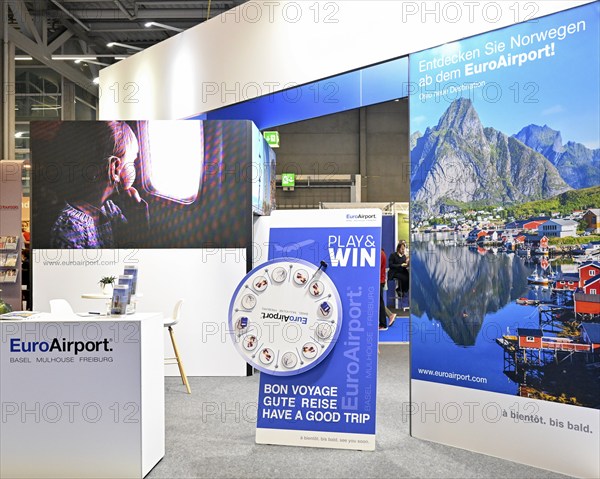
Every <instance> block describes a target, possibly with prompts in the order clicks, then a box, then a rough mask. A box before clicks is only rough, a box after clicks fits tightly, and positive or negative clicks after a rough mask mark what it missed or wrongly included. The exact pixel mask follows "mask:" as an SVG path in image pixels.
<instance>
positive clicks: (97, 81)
mask: <svg viewBox="0 0 600 479" xmlns="http://www.w3.org/2000/svg"><path fill="white" fill-rule="evenodd" d="M92 82H93V83H94V85H97V84H98V83H100V77H96V78H94V79H93V80H92Z"/></svg>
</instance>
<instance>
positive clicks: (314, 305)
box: [229, 210, 381, 450]
mask: <svg viewBox="0 0 600 479" xmlns="http://www.w3.org/2000/svg"><path fill="white" fill-rule="evenodd" d="M289 225H293V226H289ZM380 249H381V211H379V210H317V211H276V212H273V214H272V216H271V218H270V232H269V261H267V262H266V263H263V264H261V265H259V266H257V267H256V268H254V269H253V270H252V271H251V272H250V273H248V275H246V277H245V278H244V279H243V280H242V282H241V283H240V285H239V287H238V288H237V289H236V291H235V293H234V295H233V298H232V300H231V305H230V311H229V313H230V314H229V320H230V332H231V335H232V338H233V340H234V344H235V345H236V348H237V349H238V351H239V352H240V354H241V355H242V356H243V357H244V359H246V361H248V362H249V363H250V364H251V365H253V366H254V367H256V368H257V369H259V370H260V371H261V375H260V376H261V377H260V390H259V402H258V418H257V431H256V442H257V443H262V444H281V445H293V446H310V447H327V448H338V449H358V450H374V449H375V419H376V415H375V411H376V390H377V342H378V336H377V334H378V314H379V267H380Z"/></svg>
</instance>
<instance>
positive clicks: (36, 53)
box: [8, 27, 98, 96]
mask: <svg viewBox="0 0 600 479" xmlns="http://www.w3.org/2000/svg"><path fill="white" fill-rule="evenodd" d="M8 39H9V41H11V42H14V44H15V45H16V46H17V47H18V48H20V49H21V50H23V51H25V52H27V53H29V54H30V55H31V56H32V57H33V58H35V59H36V60H38V61H39V62H41V63H43V64H44V65H46V66H48V67H50V68H51V69H53V70H54V71H56V72H58V73H60V74H61V75H62V76H64V77H66V78H67V79H69V80H71V81H72V82H73V83H75V84H77V85H79V86H80V87H81V88H83V89H84V90H86V91H88V92H90V93H91V94H93V95H95V96H98V88H97V87H96V85H94V84H93V83H92V82H91V81H90V79H89V78H87V77H86V76H85V75H84V74H83V73H81V72H80V71H79V70H76V69H75V68H73V67H70V66H69V65H67V64H66V63H65V62H63V61H59V60H52V52H51V51H50V50H49V49H48V47H46V46H43V45H39V44H37V43H35V42H34V41H32V40H31V39H29V38H27V37H26V36H25V35H23V34H22V33H20V32H18V31H17V30H15V29H14V28H12V27H8Z"/></svg>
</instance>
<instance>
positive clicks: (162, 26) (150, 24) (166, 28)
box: [144, 22, 183, 32]
mask: <svg viewBox="0 0 600 479" xmlns="http://www.w3.org/2000/svg"><path fill="white" fill-rule="evenodd" d="M144 26H145V27H146V28H150V27H159V28H164V29H165V30H173V31H174V32H183V28H177V27H173V26H171V25H165V24H164V23H158V22H147V23H145V24H144Z"/></svg>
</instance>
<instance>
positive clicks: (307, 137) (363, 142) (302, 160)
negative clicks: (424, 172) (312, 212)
mask: <svg viewBox="0 0 600 479" xmlns="http://www.w3.org/2000/svg"><path fill="white" fill-rule="evenodd" d="M274 129H276V130H278V131H279V134H280V139H281V141H280V145H281V146H280V148H278V149H277V151H276V152H277V174H278V175H281V174H282V173H289V172H293V173H296V174H301V175H319V179H318V180H311V184H310V187H307V186H308V185H306V184H305V183H300V184H298V185H297V187H296V188H295V189H294V191H283V190H282V189H281V188H278V189H277V207H278V208H279V209H286V208H315V207H318V205H319V202H348V201H351V200H352V195H351V189H350V185H349V184H348V182H347V181H340V180H337V179H336V177H335V175H352V177H353V178H354V175H360V177H361V178H360V180H359V181H360V184H361V191H360V199H361V201H362V202H392V201H394V202H405V201H408V199H409V160H408V150H409V145H408V142H409V137H408V101H407V100H406V99H403V100H400V101H392V102H387V103H382V104H378V105H372V106H369V107H365V108H360V109H357V110H352V111H347V112H342V113H336V114H334V115H328V116H324V117H320V118H314V119H311V120H306V121H302V122H298V123H293V124H289V125H283V126H280V127H277V128H274Z"/></svg>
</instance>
